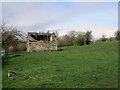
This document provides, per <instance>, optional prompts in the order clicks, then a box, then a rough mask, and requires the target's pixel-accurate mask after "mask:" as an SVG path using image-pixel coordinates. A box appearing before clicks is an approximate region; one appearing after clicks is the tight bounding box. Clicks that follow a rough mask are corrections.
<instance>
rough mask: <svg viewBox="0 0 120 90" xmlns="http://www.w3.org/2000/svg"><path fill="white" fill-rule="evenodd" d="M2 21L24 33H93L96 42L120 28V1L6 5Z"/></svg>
mask: <svg viewBox="0 0 120 90" xmlns="http://www.w3.org/2000/svg"><path fill="white" fill-rule="evenodd" d="M2 19H3V21H5V22H7V24H10V25H14V26H17V27H19V28H20V29H21V30H22V31H24V32H31V31H34V32H39V31H47V30H49V31H58V33H59V35H65V34H67V32H68V31H71V30H75V31H82V32H85V31H87V30H91V31H92V34H93V36H94V39H97V38H99V37H101V35H102V34H105V35H106V36H108V37H109V36H113V35H114V32H115V31H116V30H117V28H118V3H117V2H4V3H3V4H2Z"/></svg>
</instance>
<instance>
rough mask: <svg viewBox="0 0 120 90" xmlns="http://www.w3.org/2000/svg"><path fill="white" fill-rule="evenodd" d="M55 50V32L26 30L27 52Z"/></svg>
mask: <svg viewBox="0 0 120 90" xmlns="http://www.w3.org/2000/svg"><path fill="white" fill-rule="evenodd" d="M52 50H57V39H56V35H55V33H49V32H47V33H37V32H28V37H27V52H44V51H52Z"/></svg>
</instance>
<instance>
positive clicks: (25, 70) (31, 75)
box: [3, 41, 118, 88]
mask: <svg viewBox="0 0 120 90" xmlns="http://www.w3.org/2000/svg"><path fill="white" fill-rule="evenodd" d="M16 55H17V56H16V57H14V58H10V59H9V60H8V61H7V63H6V65H4V66H3V88H114V87H117V86H118V76H117V75H118V44H117V41H107V42H98V43H94V44H91V45H85V46H69V47H62V48H60V50H59V51H54V52H36V53H35V52H33V53H26V52H21V53H16ZM8 70H11V71H14V72H16V73H17V75H13V76H12V77H13V78H14V79H15V80H11V79H9V78H8V76H7V75H8Z"/></svg>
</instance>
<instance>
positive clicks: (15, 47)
mask: <svg viewBox="0 0 120 90" xmlns="http://www.w3.org/2000/svg"><path fill="white" fill-rule="evenodd" d="M0 33H1V34H2V35H0V38H1V39H2V40H0V43H2V49H4V50H5V51H6V52H17V51H26V48H27V47H26V46H27V45H26V43H27V35H26V34H25V33H24V32H22V31H21V30H19V29H18V28H16V27H14V26H8V25H7V24H1V25H0ZM56 37H57V42H58V46H59V47H62V46H72V45H77V46H81V45H89V44H91V43H93V42H98V41H107V40H110V41H112V40H114V39H116V40H120V30H117V31H116V32H115V37H109V38H106V36H105V35H102V37H101V38H100V39H99V40H96V41H93V40H92V38H93V36H92V31H89V30H88V31H87V32H76V31H70V32H68V34H67V35H64V36H59V35H58V33H57V32H56Z"/></svg>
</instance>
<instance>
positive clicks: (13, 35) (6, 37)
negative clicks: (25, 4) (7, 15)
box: [0, 24, 25, 52]
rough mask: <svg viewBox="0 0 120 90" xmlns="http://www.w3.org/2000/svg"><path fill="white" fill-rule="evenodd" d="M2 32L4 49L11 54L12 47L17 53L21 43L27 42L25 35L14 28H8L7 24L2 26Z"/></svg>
mask: <svg viewBox="0 0 120 90" xmlns="http://www.w3.org/2000/svg"><path fill="white" fill-rule="evenodd" d="M0 27H1V29H0V31H1V32H2V48H4V49H5V50H6V51H8V52H9V50H10V48H11V47H12V48H13V49H14V51H17V45H18V44H19V42H20V41H23V40H25V37H24V33H23V32H22V31H20V30H19V29H18V28H16V27H14V26H8V25H7V24H2V25H0Z"/></svg>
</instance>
